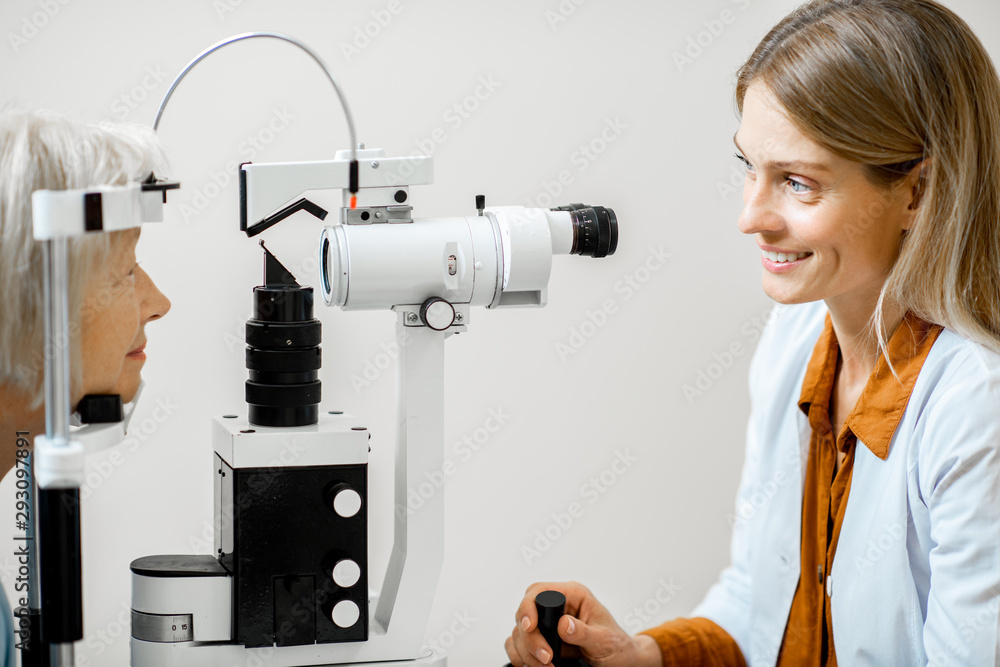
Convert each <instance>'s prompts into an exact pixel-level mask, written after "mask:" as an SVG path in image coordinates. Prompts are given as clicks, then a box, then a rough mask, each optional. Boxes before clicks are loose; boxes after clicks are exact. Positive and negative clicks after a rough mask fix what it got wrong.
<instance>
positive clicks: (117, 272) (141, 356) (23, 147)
mask: <svg viewBox="0 0 1000 667" xmlns="http://www.w3.org/2000/svg"><path fill="white" fill-rule="evenodd" d="M154 170H158V171H159V173H163V171H164V156H163V153H162V149H161V148H160V147H159V144H158V143H157V141H156V139H155V137H154V136H153V134H152V132H151V131H150V130H148V129H143V128H135V127H123V126H96V125H86V124H81V123H76V122H73V121H70V120H67V119H64V118H60V117H58V116H53V115H45V114H37V113H29V112H21V111H6V112H0V286H2V292H3V294H4V302H3V308H2V310H0V477H2V476H3V475H4V474H6V473H7V472H8V471H9V470H10V469H11V468H12V467H13V465H14V460H15V454H16V449H17V445H16V442H17V439H18V435H21V436H22V437H24V438H25V439H26V440H27V441H28V442H31V441H32V440H33V439H34V437H35V436H36V435H38V434H40V433H43V432H44V431H45V405H44V402H43V399H42V394H43V386H42V385H43V376H44V369H45V362H44V350H43V344H44V341H43V339H42V337H43V330H44V309H43V308H44V305H43V291H42V275H43V271H42V256H41V250H40V247H39V244H37V243H35V241H34V240H33V239H32V228H31V193H32V192H34V191H35V190H42V189H50V190H63V189H75V188H85V187H89V186H94V185H115V184H125V183H128V182H130V181H135V180H141V179H144V178H145V177H147V176H148V175H149V174H150V173H151V172H153V171H154ZM138 240H139V231H138V230H131V231H125V232H113V233H110V234H95V235H93V236H92V237H87V238H82V239H75V240H72V241H71V242H70V244H69V253H70V256H69V271H70V318H71V326H70V333H71V339H70V341H69V344H70V345H71V351H72V354H71V358H72V359H73V362H74V363H73V366H72V368H71V375H72V378H73V390H72V393H71V401H70V403H71V405H73V406H75V405H76V404H77V403H78V402H79V400H80V399H81V398H82V397H83V396H85V395H87V394H119V395H120V396H121V397H122V401H124V402H128V401H130V400H132V398H133V397H134V396H135V393H136V391H137V389H138V386H139V380H140V371H141V369H142V366H143V364H144V362H145V358H146V355H145V351H144V350H145V344H146V334H145V325H146V324H148V323H149V322H150V321H152V320H155V319H158V318H160V317H162V316H163V315H165V314H166V313H167V311H168V310H169V309H170V302H169V301H168V300H167V298H166V297H165V296H163V294H162V293H161V292H160V291H159V290H158V289H157V288H156V286H155V285H154V284H153V282H152V280H150V278H149V276H148V275H147V274H146V273H145V272H144V271H143V270H142V268H140V267H139V265H138V264H137V262H136V257H135V247H136V243H137V242H138ZM6 607H7V600H6V597H5V596H4V595H3V592H2V591H0V667H13V665H14V658H13V651H14V648H13V646H14V645H13V635H12V632H11V625H10V623H11V618H12V617H11V613H10V610H9V609H6Z"/></svg>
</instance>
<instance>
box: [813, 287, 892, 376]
mask: <svg viewBox="0 0 1000 667" xmlns="http://www.w3.org/2000/svg"><path fill="white" fill-rule="evenodd" d="M877 304H878V294H875V295H874V296H873V297H872V298H871V299H868V300H866V302H864V303H854V304H850V305H845V304H843V303H840V302H835V301H834V300H832V299H831V300H827V302H826V305H827V308H828V309H829V311H830V321H831V322H832V324H833V330H834V333H836V334H837V343H838V344H839V345H840V358H841V363H842V364H843V365H842V367H841V375H842V377H845V378H850V379H853V380H855V381H861V380H865V381H867V379H868V377H869V376H871V374H872V373H873V372H874V371H875V364H876V363H877V362H878V357H879V348H878V338H877V337H876V335H875V330H874V328H873V327H872V325H871V323H872V317H873V316H874V314H875V306H876V305H877ZM905 314H906V311H905V309H904V308H902V307H901V306H899V305H898V304H896V303H894V302H890V301H888V300H887V301H886V302H885V303H884V304H883V307H882V318H883V319H882V321H883V322H884V323H885V327H884V329H885V337H886V340H887V341H888V339H889V338H890V337H891V336H892V334H893V332H894V331H895V330H896V327H898V326H899V324H900V322H902V321H903V316H904V315H905Z"/></svg>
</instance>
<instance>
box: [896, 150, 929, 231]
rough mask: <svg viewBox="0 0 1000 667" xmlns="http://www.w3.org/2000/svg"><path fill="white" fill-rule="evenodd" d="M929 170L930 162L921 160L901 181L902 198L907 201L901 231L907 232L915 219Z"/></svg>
mask: <svg viewBox="0 0 1000 667" xmlns="http://www.w3.org/2000/svg"><path fill="white" fill-rule="evenodd" d="M929 169H930V160H929V159H924V160H921V161H920V162H919V163H917V165H916V166H915V167H913V169H911V170H910V173H909V174H907V176H906V178H905V179H904V180H903V184H902V188H903V193H904V196H906V197H907V198H908V199H909V202H908V204H907V206H906V212H907V215H906V220H905V222H904V223H903V230H904V231H909V230H910V227H911V226H912V225H913V220H914V218H915V217H916V214H917V209H918V208H919V207H920V201H921V200H922V199H923V195H924V189H925V188H926V186H927V173H928V170H929Z"/></svg>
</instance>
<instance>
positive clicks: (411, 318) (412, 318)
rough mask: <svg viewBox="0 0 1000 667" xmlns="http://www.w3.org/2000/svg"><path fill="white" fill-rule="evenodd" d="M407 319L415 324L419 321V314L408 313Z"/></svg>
mask: <svg viewBox="0 0 1000 667" xmlns="http://www.w3.org/2000/svg"><path fill="white" fill-rule="evenodd" d="M406 321H407V322H409V323H410V324H413V323H414V322H416V321H417V314H416V313H407V314H406Z"/></svg>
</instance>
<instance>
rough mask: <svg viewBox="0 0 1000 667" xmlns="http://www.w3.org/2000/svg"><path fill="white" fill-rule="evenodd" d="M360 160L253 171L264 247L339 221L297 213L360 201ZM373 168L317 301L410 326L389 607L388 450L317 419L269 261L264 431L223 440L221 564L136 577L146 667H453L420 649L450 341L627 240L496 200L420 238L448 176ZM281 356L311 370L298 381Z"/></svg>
mask: <svg viewBox="0 0 1000 667" xmlns="http://www.w3.org/2000/svg"><path fill="white" fill-rule="evenodd" d="M348 158H349V153H348V152H346V151H342V152H341V153H338V154H337V157H336V159H334V160H331V161H325V162H308V163H282V164H260V165H254V164H245V165H243V166H242V167H241V173H240V182H241V200H242V221H241V228H242V229H244V230H246V231H247V233H248V235H253V234H256V233H259V231H262V230H263V229H266V228H267V227H269V226H271V225H273V224H275V223H276V222H278V221H280V220H282V219H284V218H285V217H288V216H290V215H292V214H294V213H295V212H297V211H300V210H305V211H307V212H310V213H312V214H313V215H316V216H317V217H325V216H326V211H324V210H323V209H321V208H320V207H318V206H317V205H316V204H314V203H312V202H310V201H309V200H307V199H302V198H300V199H298V200H297V201H294V202H293V203H290V204H289V202H291V201H292V200H293V199H295V198H296V197H301V195H302V194H303V193H305V192H308V191H311V190H318V189H329V188H347V185H348V180H349V169H350V160H349V159H348ZM357 159H358V163H359V179H358V180H359V186H360V189H359V190H358V194H357V199H356V206H351V204H352V203H353V202H351V195H350V194H349V193H348V192H346V191H345V193H344V207H343V208H342V209H340V220H339V221H338V223H337V224H334V225H331V226H328V227H327V228H326V229H325V230H324V231H323V234H322V237H321V241H320V260H321V261H320V266H321V275H320V280H319V282H320V289H321V291H322V293H323V297H324V300H325V302H326V303H327V304H328V305H337V306H340V307H341V308H342V309H344V310H363V309H392V310H394V311H395V312H396V314H397V323H396V341H397V343H398V346H399V347H398V349H399V350H400V355H399V358H398V360H397V368H396V388H397V400H396V411H397V420H396V424H397V430H396V436H395V475H394V495H395V500H394V508H395V511H394V512H393V517H392V520H393V521H394V535H393V546H392V552H391V554H390V558H389V564H388V568H387V570H386V572H385V574H384V576H383V578H382V582H381V587H380V588H378V589H377V590H371V589H370V588H369V583H368V580H369V577H368V554H367V521H368V516H367V507H368V502H367V474H368V469H367V463H368V439H369V437H370V436H369V434H368V431H367V430H366V429H365V428H364V426H363V423H362V422H361V421H360V420H359V419H357V418H354V417H351V416H349V415H343V414H336V415H335V414H327V413H322V414H319V413H320V411H318V409H316V408H317V406H318V403H319V400H320V397H319V383H318V380H313V379H312V378H315V374H314V371H315V370H316V369H318V368H319V366H318V355H319V351H318V350H319V348H318V339H319V336H318V322H317V321H316V320H314V319H312V314H311V308H312V291H311V289H310V288H303V287H300V286H298V285H297V283H295V281H294V279H293V278H291V277H290V276H289V275H286V274H285V273H283V267H281V265H280V263H278V262H277V260H275V259H274V258H273V256H271V255H270V253H268V254H267V255H268V258H267V262H268V264H267V266H266V269H265V274H266V276H265V285H264V286H261V287H258V288H256V289H255V299H256V301H255V313H256V314H255V319H253V320H251V321H250V322H249V323H248V328H247V334H248V340H247V342H248V345H249V347H248V361H247V365H248V368H249V369H250V380H251V381H250V382H248V383H247V384H248V386H247V400H248V403H249V404H250V414H249V417H247V416H233V415H228V416H220V417H217V418H216V419H215V422H214V426H213V442H214V448H215V460H214V465H213V468H214V471H213V472H214V474H215V476H216V493H215V517H216V520H215V527H216V554H215V555H213V556H151V557H146V558H141V559H138V560H136V561H135V562H133V564H132V571H133V589H132V590H133V592H132V639H131V655H132V664H133V665H136V666H137V667H220V666H223V665H225V666H228V665H255V666H260V667H292V666H304V665H349V666H355V667H357V666H360V665H368V664H371V663H378V664H379V665H381V666H382V667H403V666H413V667H417V666H421V667H423V666H426V667H430V666H434V667H443V666H444V665H445V664H446V658H445V656H443V655H439V654H436V653H433V652H432V651H430V650H426V649H422V648H421V646H422V642H423V640H424V635H425V632H426V627H427V620H428V618H429V616H430V612H431V606H432V603H433V600H434V594H435V591H436V588H437V584H438V579H439V576H440V571H441V566H442V562H443V559H444V494H443V493H437V494H434V496H433V497H431V498H430V499H428V500H427V501H426V503H425V506H424V507H423V508H422V509H421V511H420V512H418V513H412V512H408V511H407V497H408V494H409V493H410V492H412V491H415V490H416V489H417V488H418V487H419V486H420V484H421V483H423V482H424V481H425V479H426V477H425V474H426V473H432V472H434V471H438V470H440V469H441V468H442V466H443V465H444V417H443V415H444V341H445V339H446V338H448V337H449V336H451V335H452V334H455V333H461V332H465V331H466V330H467V328H468V324H469V318H470V307H472V306H486V307H489V308H493V307H499V306H529V305H530V306H542V305H545V302H546V288H547V284H548V280H549V275H550V272H551V265H552V256H553V255H555V254H571V253H572V254H587V255H590V256H597V257H603V256H606V255H609V254H613V253H614V251H615V248H616V246H617V221H616V220H615V217H614V213H613V211H610V209H603V208H600V207H583V206H580V205H574V206H573V207H570V208H569V209H567V210H543V209H525V208H523V207H507V208H492V209H486V208H485V206H484V205H483V202H482V198H479V200H478V201H477V209H478V210H477V212H476V214H473V215H469V216H465V217H454V218H440V219H425V220H420V219H413V218H412V216H411V211H412V208H411V207H410V205H409V204H408V203H407V202H408V200H409V194H410V193H409V188H410V186H412V185H420V184H429V183H431V181H432V161H431V158H429V157H416V158H414V157H411V158H387V157H386V156H385V155H384V153H383V152H382V151H380V150H371V149H368V150H364V149H363V148H362V149H359V150H358V151H357ZM305 302H308V308H307V307H306V306H305V305H304V304H305ZM272 306H273V307H272ZM275 313H278V314H281V313H285V314H286V315H287V314H288V313H298V314H297V315H295V314H293V315H290V316H289V317H288V318H286V319H281V318H279V317H277V315H275ZM313 323H315V324H313ZM282 327H286V328H287V331H288V332H290V333H288V334H287V337H285V333H283V332H284V331H285V329H282ZM289 327H290V328H289ZM310 332H312V333H310ZM283 337H284V338H283ZM262 341H264V342H262ZM267 341H270V342H271V343H274V342H275V341H277V342H276V343H275V345H274V346H272V347H268V343H267ZM283 342H284V343H287V344H288V346H289V349H288V350H283V349H277V346H280V345H281V344H282V343H283ZM258 348H260V349H258ZM265 348H267V349H265ZM272 348H273V349H272ZM313 348H315V351H316V352H315V357H316V363H315V364H313V363H312V361H311V358H312V357H311V356H310V355H312V352H309V350H312V349H313ZM261 350H262V351H261ZM283 352H284V353H286V354H287V355H291V356H287V358H288V359H295V360H298V361H294V362H290V363H293V365H294V364H298V363H300V362H301V364H302V365H301V366H295V367H294V368H292V366H289V367H287V368H286V367H284V366H281V363H282V362H281V360H282V359H284V358H286V357H282V356H281V354H282V353H283ZM296 355H297V356H296ZM275 359H276V360H277V361H274V360H275ZM313 366H315V368H313ZM289 369H290V372H285V371H288V370H289ZM310 373H313V374H312V375H310ZM293 375H298V376H297V377H291V376H293ZM286 376H287V377H286ZM276 378H277V379H276ZM286 380H287V381H288V383H289V384H288V385H287V387H285V388H283V387H282V386H279V385H281V383H282V382H285V381H286ZM276 383H277V384H276ZM251 385H254V386H251ZM292 385H294V386H292ZM286 396H292V397H293V398H294V397H298V398H297V399H295V401H298V402H297V403H296V405H295V406H291V405H290V402H295V401H293V400H292V398H288V399H287V400H286ZM262 406H264V407H262ZM255 415H256V416H255ZM275 415H277V417H275V419H274V420H272V417H274V416H275ZM288 415H293V417H292V418H291V422H287V421H282V420H283V419H284V416H288ZM303 415H305V418H304V419H302V420H300V421H295V420H296V419H297V418H298V417H301V416H303ZM309 415H314V416H315V417H316V420H315V421H314V422H310V419H311V417H310V416H309ZM287 423H296V424H302V425H283V424H287ZM269 424H270V425H269ZM274 424H279V425H274ZM376 474H381V473H376ZM385 519H388V517H385Z"/></svg>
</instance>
